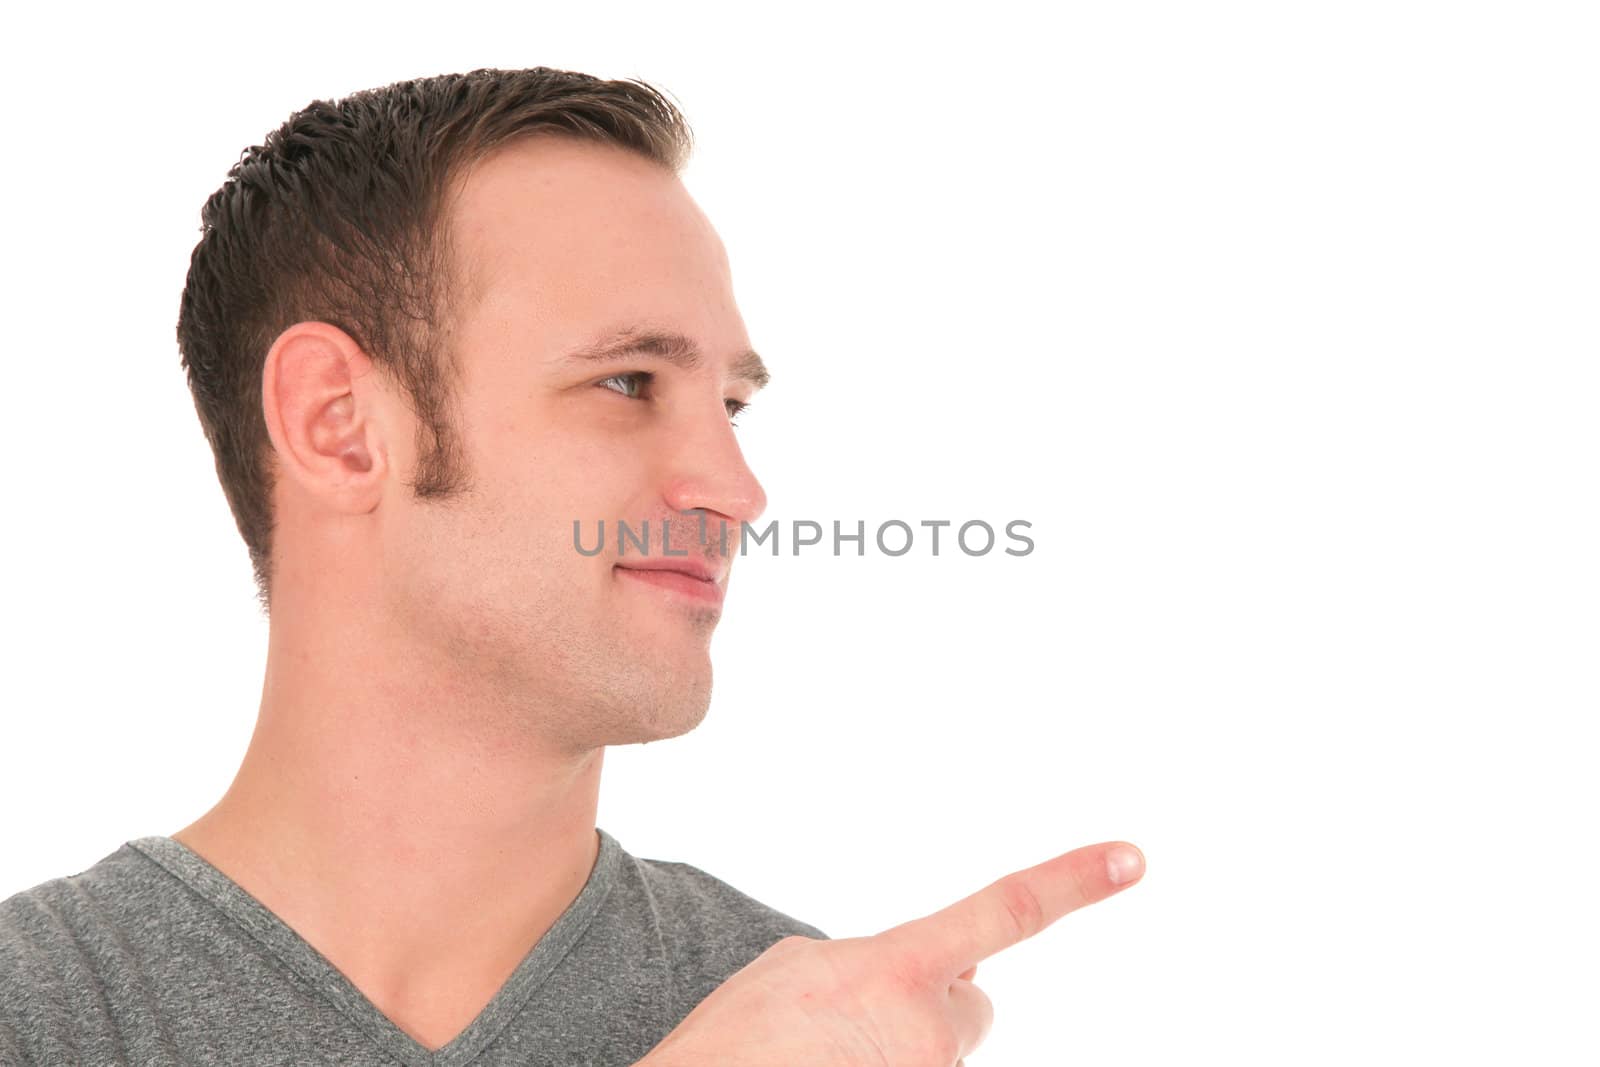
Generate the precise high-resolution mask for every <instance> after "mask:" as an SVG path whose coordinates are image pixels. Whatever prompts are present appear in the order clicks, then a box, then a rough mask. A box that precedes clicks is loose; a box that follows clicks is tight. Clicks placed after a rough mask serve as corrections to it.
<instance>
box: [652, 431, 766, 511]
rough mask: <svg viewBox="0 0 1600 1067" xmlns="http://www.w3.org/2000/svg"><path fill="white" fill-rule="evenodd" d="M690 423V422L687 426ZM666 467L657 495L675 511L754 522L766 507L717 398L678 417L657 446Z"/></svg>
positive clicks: (759, 485)
mask: <svg viewBox="0 0 1600 1067" xmlns="http://www.w3.org/2000/svg"><path fill="white" fill-rule="evenodd" d="M691 422H692V424H691ZM663 455H664V457H665V458H666V461H667V465H666V471H665V476H664V484H663V485H662V496H663V497H664V498H665V500H666V503H667V506H668V507H670V508H672V509H673V510H675V511H688V510H689V509H691V508H699V509H702V510H704V511H707V512H711V513H712V514H710V515H708V516H707V519H708V521H711V522H715V521H716V518H717V516H718V515H720V516H722V517H725V518H726V519H727V520H728V523H729V525H730V526H732V527H735V530H734V531H733V532H735V533H737V529H736V528H737V526H738V524H739V523H742V522H755V521H756V519H757V518H759V517H760V516H761V513H762V512H764V511H766V510H767V494H766V491H765V490H763V489H762V488H761V483H760V482H759V481H757V480H756V476H755V473H754V472H753V471H751V469H750V465H749V464H748V463H746V462H745V459H744V451H743V450H742V449H741V448H740V447H739V439H738V437H736V436H735V435H734V432H733V424H732V423H730V422H729V421H728V413H727V409H726V407H724V406H723V403H722V402H721V401H720V400H719V401H718V402H717V404H716V406H715V408H713V409H710V410H709V412H706V411H698V410H697V411H696V412H695V413H694V415H693V416H692V417H691V418H686V419H684V420H682V421H681V422H680V423H679V424H678V426H677V427H675V428H674V431H673V433H672V440H671V443H670V444H669V445H668V446H667V447H666V448H665V449H664V450H663Z"/></svg>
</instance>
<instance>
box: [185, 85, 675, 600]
mask: <svg viewBox="0 0 1600 1067" xmlns="http://www.w3.org/2000/svg"><path fill="white" fill-rule="evenodd" d="M543 132H549V133H554V134H557V135H562V136H568V137H574V138H578V139H582V140H588V141H597V142H600V143H604V144H610V145H615V146H618V147H621V148H625V149H628V150H630V151H633V152H636V153H638V154H640V155H642V156H644V157H645V158H647V159H650V160H652V161H654V162H656V163H659V164H661V165H662V166H664V167H666V168H668V169H669V170H671V171H672V172H673V173H678V172H679V171H681V170H682V168H683V166H684V164H685V163H686V162H687V161H688V158H689V153H690V151H691V149H692V144H693V138H692V134H691V131H690V129H689V126H688V123H687V122H686V121H685V120H684V118H683V116H682V114H681V113H680V112H679V110H678V108H677V107H675V106H674V105H673V103H672V102H671V101H669V100H668V99H667V97H666V96H665V95H664V94H663V93H662V92H661V91H659V90H657V89H656V88H654V87H653V86H651V85H649V84H647V83H645V82H643V81H640V80H638V79H627V80H621V81H605V80H601V79H599V78H596V77H594V76H592V75H589V74H580V73H576V72H574V71H564V70H552V69H550V68H547V67H533V68H529V69H525V70H493V69H483V70H474V71H472V72H470V73H467V74H445V75H440V76H438V77H431V78H419V79H414V80H411V81H403V82H398V83H396V84H394V85H389V86H385V87H384V88H381V89H367V90H363V91H361V92H357V93H352V94H351V95H349V96H346V97H344V98H342V99H340V100H337V101H331V102H330V101H326V100H318V101H315V102H313V103H311V104H310V105H308V106H307V107H305V108H304V109H302V110H300V111H297V112H295V113H294V114H293V115H291V116H289V119H288V120H287V121H286V122H285V123H284V124H283V125H282V126H280V127H279V128H278V129H276V130H274V131H273V132H272V133H270V134H268V135H267V137H266V140H265V143H263V144H260V145H257V146H255V147H253V148H249V149H247V150H245V152H244V153H243V154H242V155H241V156H240V158H239V162H238V163H236V164H234V166H233V168H232V169H231V170H229V172H228V178H227V181H225V182H224V183H223V185H222V188H220V189H218V190H217V191H216V192H215V193H213V194H211V196H210V198H209V199H208V200H207V201H206V204H205V207H204V208H203V209H202V210H201V213H200V223H201V225H200V230H201V237H200V241H199V243H198V244H196V245H195V248H194V253H193V255H192V256H191V257H190V261H189V275H188V278H187V280H186V281H185V283H184V289H183V299H182V302H181V305H180V309H179V313H178V349H179V351H180V352H181V354H182V357H183V367H184V369H185V370H186V371H187V372H188V378H189V389H190V391H191V392H192V393H193V394H194V404H195V410H196V411H197V412H198V414H199V416H200V425H201V427H202V428H203V429H204V430H205V434H206V438H207V439H208V440H209V441H210V442H211V448H212V451H213V452H214V453H215V456H216V468H217V477H218V479H219V480H220V481H221V483H222V490H223V493H224V494H225V495H226V496H227V498H228V506H229V507H230V508H231V509H232V510H233V517H234V521H235V522H236V523H237V524H238V527H239V533H240V535H241V536H243V538H244V541H245V545H246V546H247V547H248V548H249V550H250V561H251V564H252V566H253V568H254V571H255V580H256V589H257V595H258V599H259V602H260V605H261V608H262V610H263V611H266V612H268V613H269V614H270V601H271V583H272V567H271V559H272V530H273V526H274V522H273V514H272V483H273V479H272V465H271V449H272V443H271V440H270V439H269V437H268V435H267V427H266V419H265V417H264V415H263V412H262V398H261V376H262V371H263V367H264V365H265V362H266V357H267V352H268V351H269V350H270V349H271V347H272V344H273V342H274V341H275V340H276V339H277V337H278V335H279V334H280V333H282V332H283V331H284V330H285V329H287V328H288V327H290V326H292V325H294V324H295V323H297V322H302V321H307V320H314V321H321V322H327V323H331V324H332V325H335V326H337V327H339V328H340V329H341V330H344V331H345V332H346V333H348V334H349V335H350V336H351V338H352V339H354V340H355V341H356V343H357V344H359V345H360V346H361V347H362V350H363V351H365V352H366V353H367V355H369V356H370V357H371V358H372V360H373V362H374V364H376V365H377V366H379V367H380V368H382V369H383V370H384V371H386V372H388V374H390V375H391V376H392V377H393V379H394V380H396V381H398V382H399V383H400V385H401V387H402V388H403V389H404V390H405V391H406V393H407V394H408V395H409V397H410V399H411V401H412V402H413V404H414V406H415V411H416V414H417V417H418V420H419V423H420V426H419V431H418V438H419V440H418V455H419V461H418V469H417V473H416V479H415V481H414V482H413V483H412V489H413V491H414V492H415V493H416V494H417V495H418V496H431V497H444V496H449V495H451V494H453V493H456V492H459V491H460V490H461V488H462V487H463V479H464V470H463V464H462V462H461V454H460V445H459V439H458V438H457V436H456V434H455V431H454V429H453V427H452V425H451V422H450V419H449V418H448V412H449V410H450V403H451V396H452V389H453V385H454V383H455V382H456V381H458V380H459V376H458V371H459V364H458V362H457V360H456V353H454V352H452V351H450V350H448V346H447V345H445V344H444V343H443V334H444V330H443V328H442V327H443V326H444V324H445V323H446V322H447V321H448V316H449V314H450V309H451V307H452V300H453V299H454V296H455V290H456V289H458V288H459V279H460V278H461V277H462V275H463V272H464V270H465V267H464V265H462V264H459V263H455V262H453V260H452V258H451V241H450V234H449V233H448V232H447V228H446V225H445V224H446V221H447V216H448V211H447V209H446V206H445V205H446V194H447V192H448V190H449V189H450V188H451V185H452V182H453V181H454V180H455V179H456V177H457V176H458V175H460V174H461V173H462V172H463V171H464V169H465V168H466V167H467V166H468V165H470V164H472V163H473V162H476V161H478V160H480V159H482V158H483V157H484V156H486V155H488V154H489V153H490V152H491V151H492V150H493V149H495V148H497V147H500V146H502V145H504V144H506V143H507V142H509V141H511V140H513V139H515V138H518V137H520V136H523V135H526V134H532V133H543Z"/></svg>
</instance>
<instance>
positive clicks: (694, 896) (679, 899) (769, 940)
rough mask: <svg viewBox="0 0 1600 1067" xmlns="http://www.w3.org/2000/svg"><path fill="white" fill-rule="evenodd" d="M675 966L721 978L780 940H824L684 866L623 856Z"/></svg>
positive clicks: (812, 930)
mask: <svg viewBox="0 0 1600 1067" xmlns="http://www.w3.org/2000/svg"><path fill="white" fill-rule="evenodd" d="M624 864H625V867H626V868H627V870H628V871H629V872H630V877H628V878H627V879H626V880H627V881H629V882H633V883H635V884H636V886H637V891H639V892H640V893H641V894H642V895H643V897H644V898H645V903H646V906H647V907H648V908H649V910H650V911H651V913H652V916H653V919H654V921H655V923H656V924H657V925H658V927H659V930H660V935H661V938H662V941H663V947H664V948H665V949H666V950H667V953H668V955H669V956H670V957H671V958H672V960H673V961H674V963H675V964H676V966H678V967H679V968H684V969H688V970H695V971H701V972H704V973H707V974H710V975H720V976H722V977H726V976H727V975H729V974H732V973H733V972H734V971H737V970H739V969H740V968H742V967H744V966H745V964H747V963H749V962H750V961H751V960H753V959H755V958H756V957H757V956H759V955H761V953H763V952H765V951H766V950H767V949H768V948H770V947H772V946H773V945H774V944H776V943H777V942H779V941H782V940H783V939H784V938H786V937H792V936H796V935H798V936H800V937H810V938H815V939H817V940H827V939H828V935H827V934H825V933H823V932H822V930H820V929H818V928H817V927H816V926H813V925H812V924H810V923H807V922H804V921H802V920H800V919H798V918H796V917H794V916H793V915H791V914H789V913H788V912H786V911H783V910H780V909H778V908H776V907H774V906H772V905H770V904H767V903H765V902H763V901H761V900H758V899H757V898H756V897H755V896H753V895H751V894H750V893H747V892H744V891H743V890H741V889H738V888H735V887H734V886H733V885H731V884H729V883H728V882H726V881H724V880H723V879H721V878H718V877H717V876H715V875H713V874H710V873H708V872H707V871H705V870H703V869H701V868H700V867H697V866H695V865H693V864H690V863H683V862H678V861H671V860H658V859H645V858H636V857H632V856H625V860H624Z"/></svg>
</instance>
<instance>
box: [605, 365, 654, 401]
mask: <svg viewBox="0 0 1600 1067" xmlns="http://www.w3.org/2000/svg"><path fill="white" fill-rule="evenodd" d="M654 380H655V375H653V374H651V373H650V372H649V371H645V370H640V371H630V372H629V373H627V374H613V375H612V376H611V377H609V378H606V379H604V380H602V381H598V382H595V384H596V385H598V386H601V387H602V388H605V389H610V390H611V391H612V392H616V393H621V394H622V395H623V396H625V397H628V398H629V399H630V400H637V399H639V390H641V389H643V388H644V387H646V386H648V385H649V384H650V383H651V382H652V381H654ZM613 383H616V384H613Z"/></svg>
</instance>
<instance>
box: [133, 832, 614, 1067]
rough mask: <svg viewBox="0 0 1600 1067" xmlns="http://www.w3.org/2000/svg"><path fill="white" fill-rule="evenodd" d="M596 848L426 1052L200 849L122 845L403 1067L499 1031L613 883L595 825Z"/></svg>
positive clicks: (468, 1055)
mask: <svg viewBox="0 0 1600 1067" xmlns="http://www.w3.org/2000/svg"><path fill="white" fill-rule="evenodd" d="M596 833H598V834H599V836H600V849H599V854H598V855H597V856H596V858H595V863H594V867H593V869H591V870H590V872H589V879H588V881H587V882H585V883H584V886H583V889H582V890H581V891H580V892H579V893H578V895H577V897H575V898H574V899H573V901H572V903H571V904H570V905H568V906H567V910H566V911H564V912H562V913H561V916H560V918H558V919H557V920H556V921H555V924H554V925H553V926H551V927H550V929H549V930H548V931H546V932H545V935H544V936H543V937H541V938H540V939H539V942H538V944H536V945H534V946H533V948H532V949H530V950H529V951H528V954H527V955H526V956H524V957H523V959H522V962H521V963H519V964H518V965H517V968H516V970H515V971H513V972H512V973H511V977H510V978H508V979H506V981H505V984H504V985H502V986H501V987H500V989H499V991H498V992H496V993H495V995H494V997H493V998H492V999H490V1001H489V1003H488V1004H486V1005H485V1006H484V1008H483V1010H482V1011H481V1012H479V1013H478V1015H477V1017H476V1018H474V1019H473V1020H472V1022H470V1023H468V1024H467V1027H466V1029H464V1030H462V1031H461V1032H460V1033H459V1034H457V1035H456V1036H455V1037H453V1038H451V1039H450V1042H449V1043H448V1044H446V1045H443V1046H441V1047H440V1048H438V1049H435V1050H432V1051H430V1050H429V1049H427V1048H426V1047H424V1046H423V1045H422V1044H421V1043H420V1042H418V1041H417V1040H416V1039H415V1038H413V1037H412V1036H411V1035H410V1034H408V1033H406V1032H405V1031H404V1030H402V1029H400V1027H399V1026H397V1025H395V1024H394V1023H393V1022H392V1021H390V1019H389V1017H388V1016H386V1015H384V1014H383V1012H381V1011H379V1010H378V1008H377V1006H376V1005H374V1004H373V1003H372V1002H371V1001H370V1000H368V999H367V998H366V996H365V994H363V993H362V992H361V991H360V990H359V989H357V988H356V987H355V985H354V984H353V983H352V982H351V981H350V980H349V979H348V978H346V977H345V976H344V974H343V973H342V972H341V971H340V970H339V969H338V968H337V967H335V966H334V965H333V964H332V963H330V962H329V961H328V959H327V958H326V957H325V956H323V955H322V953H320V952H318V951H317V950H316V948H314V947H313V946H312V945H311V943H310V942H309V941H307V940H306V939H305V938H303V937H301V936H300V935H299V934H298V933H296V932H295V930H294V929H293V928H292V927H291V926H289V924H288V923H285V922H284V921H283V920H282V919H280V918H278V916H277V915H276V914H274V913H273V912H272V911H271V910H270V909H268V908H267V907H266V905H264V904H262V903H261V902H260V901H259V900H257V899H256V898H255V897H253V896H251V895H250V894H249V893H248V892H247V891H246V890H245V889H244V888H243V887H242V886H240V885H239V884H238V883H237V882H235V881H234V880H233V879H231V878H229V877H228V876H227V875H226V874H223V873H222V871H220V870H218V869H217V868H216V867H213V866H212V865H211V864H210V862H208V861H207V860H206V859H205V858H204V857H202V856H201V855H200V854H199V853H197V852H195V851H193V850H192V849H190V848H189V847H188V846H187V845H185V844H184V843H183V842H181V841H178V840H177V839H175V838H172V837H165V836H153V837H141V838H138V839H137V840H133V841H129V842H128V844H129V845H130V846H132V847H133V848H135V849H137V850H138V851H139V852H140V853H141V854H142V855H144V856H145V857H147V858H148V859H150V860H151V861H152V862H153V863H155V864H157V865H158V866H160V867H161V868H163V869H164V870H166V871H167V872H168V873H169V874H171V875H173V876H174V877H176V878H177V879H178V880H179V881H181V882H183V883H184V884H185V885H186V886H188V887H189V888H190V889H192V890H194V891H195V892H196V893H198V894H199V895H200V896H201V897H203V898H205V899H206V900H207V901H209V902H210V903H211V904H213V905H215V906H216V907H217V908H218V909H219V910H220V911H221V912H222V913H223V914H224V915H226V916H227V917H228V918H230V919H232V920H233V921H234V922H235V923H237V924H238V925H239V926H241V927H243V928H244V930H245V931H246V932H248V933H249V934H250V935H251V936H252V937H254V938H255V939H256V940H257V941H258V942H260V943H261V944H262V945H263V946H264V947H265V948H266V949H267V950H268V951H270V952H271V953H272V954H273V955H274V956H276V957H278V958H279V959H280V960H282V961H283V962H284V964H286V965H287V966H288V967H289V968H290V969H291V970H292V971H294V973H295V974H297V975H299V976H300V977H301V978H302V979H304V980H305V981H306V982H307V983H308V984H310V986H311V987H312V988H313V989H315V990H316V991H317V992H318V993H320V994H321V995H322V996H324V997H325V998H327V999H328V1000H329V1001H331V1002H332V1003H333V1004H334V1006H335V1007H337V1008H338V1009H339V1010H340V1011H342V1012H343V1013H344V1014H345V1015H346V1016H347V1017H348V1018H349V1019H350V1021H351V1022H353V1023H354V1024H355V1025H356V1026H357V1027H359V1028H360V1030H361V1031H362V1032H363V1033H365V1034H366V1035H367V1037H368V1038H369V1039H371V1041H372V1042H373V1043H374V1044H375V1045H377V1046H378V1047H379V1048H380V1049H382V1050H383V1051H384V1052H385V1053H387V1054H388V1055H390V1056H393V1057H394V1058H395V1059H397V1060H399V1061H400V1062H401V1063H403V1064H406V1067H461V1065H464V1064H467V1063H470V1062H471V1061H472V1060H473V1059H474V1058H475V1057H476V1056H478V1054H479V1053H481V1052H483V1050H484V1049H485V1048H487V1047H488V1046H489V1044H490V1043H491V1042H492V1041H494V1039H495V1038H496V1037H498V1036H499V1035H500V1032H501V1031H502V1030H503V1029H505V1027H506V1024H507V1023H509V1022H510V1021H511V1020H512V1019H513V1018H515V1016H516V1015H517V1013H518V1012H519V1011H521V1010H522V1008H523V1006H524V1005H525V1004H526V1003H527V1001H528V999H529V998H530V997H531V996H532V995H533V994H534V992H535V991H536V990H537V989H538V988H539V986H540V985H542V984H543V983H544V981H545V979H546V978H548V977H549V976H550V974H551V972H552V971H554V970H555V968H556V965H557V964H559V963H560V962H561V960H562V959H563V958H565V956H566V955H567V953H568V951H569V950H570V949H571V948H572V946H573V945H574V944H576V943H577V941H578V939H579V938H580V937H582V936H583V933H584V932H585V931H586V930H587V929H588V928H589V925H590V924H591V923H592V922H593V921H594V917H595V915H596V914H598V912H599V910H600V907H601V905H602V904H604V903H605V899H606V897H607V896H608V895H609V894H610V892H611V887H612V885H613V884H614V883H615V882H616V876H617V870H618V866H619V862H620V857H621V846H619V845H618V843H617V841H616V839H615V838H613V837H612V836H611V835H610V834H608V833H606V832H605V831H604V830H602V829H600V828H598V827H596Z"/></svg>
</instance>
